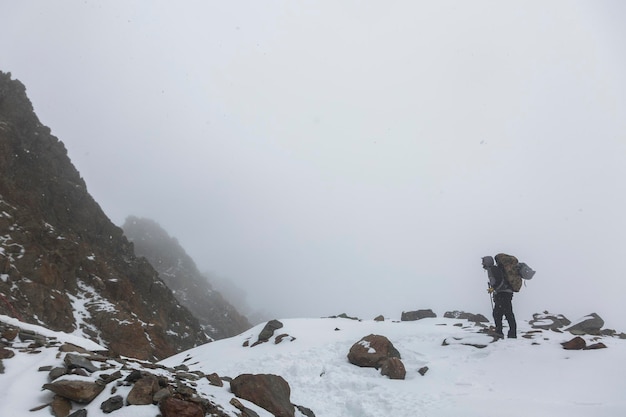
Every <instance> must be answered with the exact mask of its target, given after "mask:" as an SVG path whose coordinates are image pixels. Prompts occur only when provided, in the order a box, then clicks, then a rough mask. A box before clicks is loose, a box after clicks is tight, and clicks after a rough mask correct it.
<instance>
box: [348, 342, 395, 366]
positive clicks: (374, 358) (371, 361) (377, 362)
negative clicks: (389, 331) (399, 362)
mask: <svg viewBox="0 0 626 417" xmlns="http://www.w3.org/2000/svg"><path fill="white" fill-rule="evenodd" d="M387 358H398V359H401V357H400V352H398V350H397V349H396V348H395V347H394V346H393V344H392V343H391V341H389V339H387V338H386V337H385V336H381V335H376V334H370V335H368V336H365V337H364V338H362V339H361V340H359V341H358V342H356V343H355V344H354V345H352V347H351V348H350V352H349V353H348V360H349V361H350V363H351V364H353V365H357V366H361V367H369V368H380V366H381V365H382V362H383V361H384V360H386V359H387Z"/></svg>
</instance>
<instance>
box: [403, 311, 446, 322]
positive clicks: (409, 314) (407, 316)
mask: <svg viewBox="0 0 626 417" xmlns="http://www.w3.org/2000/svg"><path fill="white" fill-rule="evenodd" d="M434 317H437V315H436V314H435V313H434V312H433V310H431V309H427V310H415V311H403V312H402V315H401V316H400V320H401V321H415V320H421V319H426V318H434Z"/></svg>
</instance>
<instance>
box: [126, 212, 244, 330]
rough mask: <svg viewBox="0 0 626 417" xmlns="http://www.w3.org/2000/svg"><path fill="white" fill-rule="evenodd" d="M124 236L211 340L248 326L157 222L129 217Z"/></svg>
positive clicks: (242, 317)
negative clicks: (152, 267) (196, 319)
mask: <svg viewBox="0 0 626 417" xmlns="http://www.w3.org/2000/svg"><path fill="white" fill-rule="evenodd" d="M123 229H124V233H125V234H126V236H127V237H128V239H129V240H130V241H131V242H133V244H134V245H135V253H136V254H137V255H138V256H144V257H145V258H146V259H147V260H148V261H149V262H150V264H151V265H153V266H154V268H155V269H156V270H157V271H158V272H159V276H160V277H161V278H162V279H163V281H164V282H165V284H167V286H168V287H169V288H170V289H171V290H172V291H173V292H174V295H175V296H176V298H177V299H178V301H179V302H180V303H181V304H182V305H184V306H185V307H187V308H188V309H189V310H190V311H191V312H192V313H193V314H194V316H195V317H197V318H198V320H199V321H200V324H202V327H203V328H204V330H205V332H206V333H207V334H208V335H209V336H211V337H212V338H214V339H223V338H226V337H231V336H235V335H238V334H240V333H242V332H244V331H246V330H248V329H249V328H250V327H251V326H250V323H249V322H248V320H247V319H246V318H245V317H244V316H242V315H241V314H239V312H238V311H237V310H236V309H235V307H233V306H232V305H231V304H230V303H228V302H227V301H226V300H225V299H224V298H223V297H222V295H221V294H220V293H219V292H218V291H215V290H214V289H213V288H212V287H211V285H210V284H209V281H208V280H207V278H206V277H204V276H203V275H202V274H201V273H200V272H199V271H198V268H197V267H196V264H195V263H194V261H193V260H192V259H191V258H190V257H189V255H187V253H186V252H185V250H184V249H183V248H182V247H181V246H180V245H179V243H178V241H177V240H176V239H175V238H172V237H170V236H169V235H168V234H167V232H166V231H165V230H163V229H162V228H161V226H159V224H157V223H156V222H154V221H152V220H149V219H140V218H137V217H133V216H131V217H129V218H127V219H126V222H125V223H124V226H123Z"/></svg>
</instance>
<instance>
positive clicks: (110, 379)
mask: <svg viewBox="0 0 626 417" xmlns="http://www.w3.org/2000/svg"><path fill="white" fill-rule="evenodd" d="M121 377H122V372H120V371H115V372H113V373H112V374H110V375H109V374H101V375H100V379H101V380H102V382H103V383H104V384H109V383H111V382H113V381H117V380H118V379H120V378H121Z"/></svg>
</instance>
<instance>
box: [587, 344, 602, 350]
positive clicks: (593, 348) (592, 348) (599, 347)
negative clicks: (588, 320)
mask: <svg viewBox="0 0 626 417" xmlns="http://www.w3.org/2000/svg"><path fill="white" fill-rule="evenodd" d="M596 349H606V345H605V344H604V343H602V342H598V343H594V344H593V345H589V346H587V347H585V348H584V350H596Z"/></svg>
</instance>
